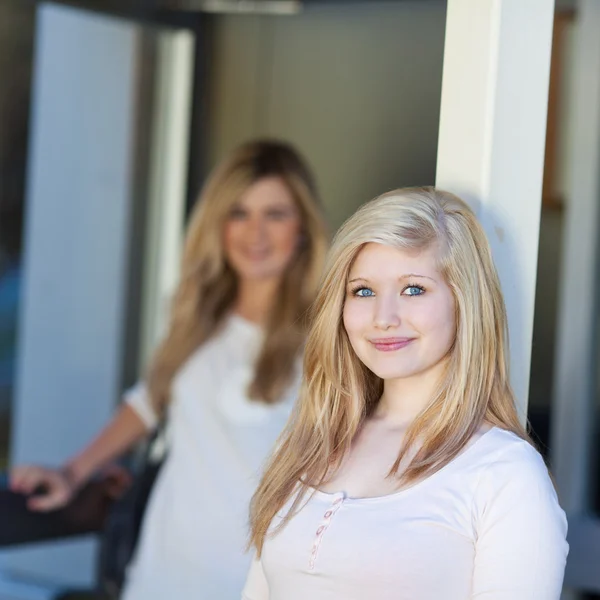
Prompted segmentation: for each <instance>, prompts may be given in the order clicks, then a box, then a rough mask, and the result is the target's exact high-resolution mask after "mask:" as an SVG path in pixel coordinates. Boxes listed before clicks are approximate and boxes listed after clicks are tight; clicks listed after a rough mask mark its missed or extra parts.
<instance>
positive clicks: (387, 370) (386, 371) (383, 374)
mask: <svg viewBox="0 0 600 600" xmlns="http://www.w3.org/2000/svg"><path fill="white" fill-rule="evenodd" d="M367 367H369V369H370V370H371V371H372V372H373V373H374V374H375V375H377V377H379V378H380V379H383V380H384V381H385V380H388V379H408V378H410V377H414V376H415V375H418V374H419V373H420V372H422V371H421V370H420V369H416V368H414V367H404V368H402V367H399V366H398V365H367Z"/></svg>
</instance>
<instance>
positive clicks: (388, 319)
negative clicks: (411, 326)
mask: <svg viewBox="0 0 600 600" xmlns="http://www.w3.org/2000/svg"><path fill="white" fill-rule="evenodd" d="M374 325H375V327H377V328H378V329H382V330H384V331H385V330H388V329H392V328H394V327H398V326H399V325H400V302H399V299H398V297H397V294H380V295H379V296H377V298H376V300H375V314H374Z"/></svg>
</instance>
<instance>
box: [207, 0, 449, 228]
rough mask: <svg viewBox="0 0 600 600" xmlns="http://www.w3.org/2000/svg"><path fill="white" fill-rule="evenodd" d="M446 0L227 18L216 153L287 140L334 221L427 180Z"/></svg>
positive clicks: (217, 49)
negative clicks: (304, 160) (258, 139)
mask: <svg viewBox="0 0 600 600" xmlns="http://www.w3.org/2000/svg"><path fill="white" fill-rule="evenodd" d="M445 7H446V3H445V2H442V1H436V0H429V1H427V2H422V1H407V2H398V3H378V2H373V3H363V4H360V5H354V4H352V3H348V4H341V5H335V6H328V7H312V8H311V7H308V8H307V9H306V10H305V12H304V13H302V14H300V15H298V16H294V17H265V16H262V17H257V16H222V17H218V18H217V20H216V31H215V42H214V48H213V61H212V63H211V69H212V79H211V87H212V90H213V95H212V98H211V115H210V122H211V130H210V139H211V160H212V162H213V163H214V162H216V161H217V160H218V159H220V158H221V157H222V156H223V155H224V154H225V153H226V152H228V151H229V150H230V149H231V148H233V147H234V146H235V145H236V144H237V143H239V142H240V141H242V140H245V139H248V138H251V137H253V136H256V135H273V136H280V137H284V138H287V139H289V140H290V141H292V142H293V143H295V144H296V145H297V146H298V147H299V149H300V150H301V151H303V152H304V153H305V154H306V155H307V157H308V159H309V161H310V162H311V164H312V165H313V167H314V169H315V170H316V172H317V177H318V180H319V182H320V185H321V191H322V195H323V198H324V201H325V204H326V207H327V209H328V212H329V215H330V221H331V225H332V227H333V228H337V227H338V226H339V225H340V224H341V222H342V221H343V220H344V219H345V218H346V217H347V216H348V215H349V214H350V213H351V212H353V211H354V210H355V208H356V207H358V206H359V205H360V204H362V203H363V202H365V201H367V200H369V199H370V198H371V197H373V196H375V195H378V194H380V193H382V192H383V191H386V190H388V189H392V188H395V187H400V186H405V185H423V184H433V183H434V179H435V161H436V152H437V135H438V123H439V109H440V93H441V80H442V61H443V49H444V28H445V14H446V10H445Z"/></svg>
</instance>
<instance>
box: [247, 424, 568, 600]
mask: <svg viewBox="0 0 600 600" xmlns="http://www.w3.org/2000/svg"><path fill="white" fill-rule="evenodd" d="M307 497H308V496H307ZM303 504H304V506H303V507H302V508H301V510H300V512H299V513H298V514H297V515H296V516H294V517H293V518H292V520H291V521H290V522H289V523H288V525H287V526H286V527H285V528H284V529H283V530H281V531H280V532H279V533H277V534H275V535H274V536H273V535H271V536H268V537H267V539H266V541H265V544H264V549H263V554H262V558H261V560H260V561H254V563H253V565H252V567H251V569H250V573H249V576H248V580H247V582H246V587H245V589H244V592H243V596H242V597H243V599H244V600H306V599H308V598H310V600H375V599H377V600H468V599H480V600H558V599H559V598H560V594H561V586H562V580H563V573H564V568H565V562H566V557H567V553H568V545H567V542H566V533H567V521H566V518H565V514H564V512H563V511H562V509H561V508H560V506H559V504H558V501H557V497H556V493H555V491H554V487H553V485H552V483H551V480H550V478H549V475H548V471H547V469H546V466H545V465H544V462H543V460H542V458H541V456H540V455H539V454H538V452H537V451H536V450H535V449H534V448H533V447H531V446H530V445H529V444H528V443H527V442H524V441H522V440H521V439H520V438H518V437H517V436H516V435H514V434H512V433H509V432H507V431H504V430H501V429H498V428H492V429H490V430H489V431H488V432H487V433H485V434H483V435H482V436H481V437H480V438H479V439H478V440H476V441H475V442H474V443H473V444H472V445H471V446H470V447H467V449H466V450H465V451H464V452H463V453H462V454H460V455H459V456H458V457H457V458H456V459H454V460H453V461H452V462H451V463H449V464H448V465H447V466H446V467H444V468H443V469H441V470H440V471H438V472H437V473H435V474H434V475H431V476H430V477H429V478H427V479H425V480H424V481H422V482H419V483H417V484H415V485H414V486H412V487H410V488H408V489H406V490H403V491H399V492H397V493H393V494H390V495H387V496H382V497H376V498H349V497H347V495H346V494H344V492H339V493H337V494H329V493H324V492H320V491H314V493H313V494H312V496H310V499H308V500H305V501H303ZM290 505H291V500H290V501H289V502H288V503H287V504H286V506H285V507H284V508H283V509H282V511H280V512H279V513H278V516H276V517H275V520H274V522H273V523H272V525H271V530H272V529H273V527H274V526H275V525H276V524H277V523H278V522H280V521H281V518H282V516H283V515H284V514H286V511H287V509H288V508H289V506H290Z"/></svg>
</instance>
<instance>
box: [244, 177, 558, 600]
mask: <svg viewBox="0 0 600 600" xmlns="http://www.w3.org/2000/svg"><path fill="white" fill-rule="evenodd" d="M506 352H507V342H506V315H505V309H504V303H503V299H502V295H501V291H500V284H499V280H498V276H497V274H496V271H495V268H494V265H493V262H492V257H491V253H490V248H489V245H488V242H487V240H486V238H485V235H484V233H483V230H482V228H481V226H480V225H479V223H478V222H477V220H476V219H475V216H474V215H473V213H472V212H471V210H470V209H469V208H468V206H467V205H466V204H465V203H464V202H462V201H461V200H460V199H458V198H457V197H455V196H453V195H451V194H449V193H446V192H442V191H440V190H435V189H433V188H424V189H404V190H398V191H395V192H391V193H389V194H386V195H384V196H382V197H380V198H378V199H376V200H374V201H373V202H371V203H369V204H367V205H365V206H364V207H363V208H362V209H361V210H359V211H358V212H357V213H356V214H355V215H354V216H353V217H352V218H351V219H349V221H347V223H346V224H345V225H344V226H343V227H342V229H341V230H340V232H339V233H338V235H337V236H336V239H335V242H334V245H333V248H332V250H331V253H330V256H329V260H328V266H327V267H326V271H325V277H324V280H323V283H322V286H321V289H320V291H319V293H318V294H317V296H316V301H315V304H314V314H313V319H312V324H311V329H310V332H309V336H308V340H307V345H306V351H305V356H304V380H303V387H302V392H301V396H300V401H299V403H298V405H297V407H296V409H295V411H294V414H293V417H292V418H291V420H290V422H289V424H288V426H287V428H286V431H285V433H284V435H283V436H282V438H281V439H280V441H279V443H278V445H277V448H276V451H275V452H274V455H273V457H272V459H271V461H270V463H269V465H268V468H267V470H266V473H265V474H264V476H263V479H262V482H261V483H260V485H259V487H258V490H257V491H256V493H255V495H254V498H253V502H252V509H251V526H252V533H251V544H252V545H253V546H254V547H255V548H256V553H257V558H256V560H255V561H254V563H253V565H252V567H251V570H250V574H249V577H248V580H247V583H246V587H245V591H244V593H243V598H244V599H246V600H305V599H306V598H310V599H311V600H342V599H343V600H372V599H374V598H377V600H468V599H474V598H477V599H481V600H533V599H536V600H558V598H559V596H560V590H561V584H562V578H563V571H564V567H565V560H566V556H567V551H568V546H567V543H566V541H565V536H566V528H567V525H566V520H565V515H564V513H563V511H562V510H561V508H560V507H559V505H558V502H557V498H556V494H555V492H554V488H553V486H552V483H551V481H550V478H549V475H548V471H547V469H546V467H545V465H544V462H543V460H542V458H541V457H540V455H539V454H538V452H537V451H536V450H535V449H534V447H533V446H532V444H531V442H530V440H529V437H528V435H527V433H526V431H525V429H524V428H523V427H522V425H521V424H520V422H519V419H518V417H517V411H516V409H515V400H514V396H513V392H512V390H511V387H510V383H509V379H508V369H507V357H506Z"/></svg>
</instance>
